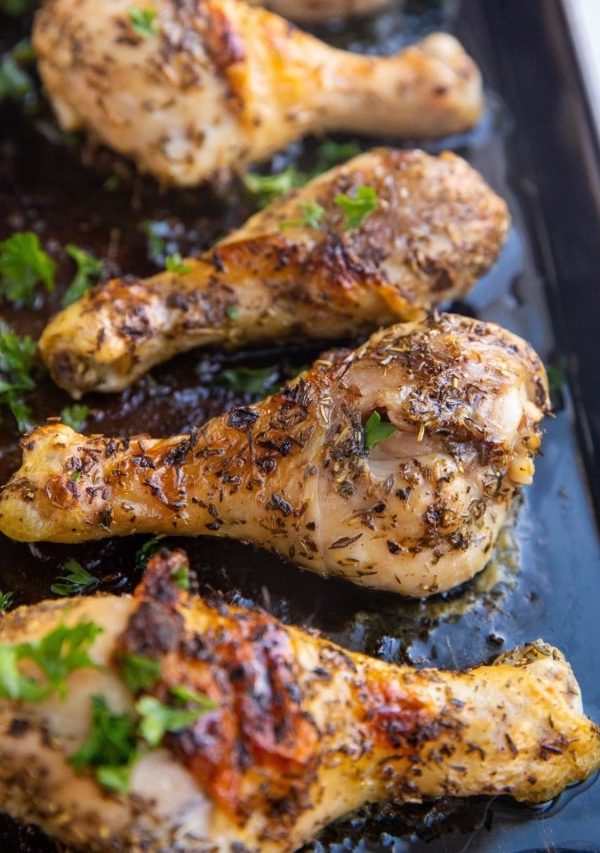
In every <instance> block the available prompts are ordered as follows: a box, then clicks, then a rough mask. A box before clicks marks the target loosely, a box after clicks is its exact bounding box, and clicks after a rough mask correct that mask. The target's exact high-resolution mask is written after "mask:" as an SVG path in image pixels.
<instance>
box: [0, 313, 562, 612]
mask: <svg viewBox="0 0 600 853" xmlns="http://www.w3.org/2000/svg"><path fill="white" fill-rule="evenodd" d="M546 408H547V395H546V380H545V374H544V370H543V367H542V365H541V364H540V361H539V359H538V358H537V356H536V355H535V353H534V352H533V351H532V350H531V349H530V348H529V347H528V346H527V345H526V344H525V343H524V341H522V340H521V339H520V338H517V337H516V336H515V335H512V334H510V333H509V332H506V331H504V330H502V329H500V328H499V327H498V326H495V325H492V324H486V323H483V322H479V321H476V320H472V319H469V318H466V317H459V316H453V315H441V316H435V317H431V318H429V319H427V320H425V321H423V322H420V323H407V324H401V325H399V326H394V327H391V328H389V329H386V330H383V331H380V332H377V333H376V334H374V335H373V336H372V337H371V338H370V339H369V340H368V341H367V342H366V343H365V344H364V345H363V346H361V347H359V348H358V349H357V350H355V351H354V352H348V353H346V354H344V353H343V352H342V353H341V354H340V353H338V354H336V355H333V356H332V357H331V358H324V359H321V360H319V361H317V362H316V363H315V364H314V365H313V367H312V369H310V370H309V371H307V372H305V373H303V374H301V375H300V376H299V377H298V378H297V379H296V380H294V381H293V382H292V383H290V384H289V385H287V386H286V387H284V388H283V389H282V390H281V391H280V392H279V393H277V394H274V395H273V396H272V397H269V398H267V399H265V400H264V401H263V402H261V403H259V404H257V405H254V406H249V407H247V408H246V407H243V408H236V409H233V410H232V411H230V412H229V413H227V414H224V415H222V416H220V417H217V418H215V419H213V420H211V421H209V422H208V423H206V424H205V425H204V426H202V427H200V428H199V429H194V430H193V431H192V433H191V434H190V435H183V436H181V435H180V436H176V437H174V438H162V439H152V438H146V437H143V436H142V437H137V438H133V439H124V438H107V437H104V436H91V437H86V436H83V435H77V434H76V433H75V432H73V430H72V429H70V427H67V426H63V425H62V424H60V423H49V424H48V425H46V426H42V427H40V428H38V429H36V430H34V432H33V433H31V435H29V436H26V437H25V438H24V439H23V440H22V448H23V452H24V458H23V464H22V467H21V468H20V470H19V471H17V472H16V473H15V474H14V475H13V477H12V479H11V481H10V482H9V483H8V485H6V486H5V487H4V489H3V490H2V492H1V494H0V530H1V531H2V532H3V533H6V534H7V535H8V536H11V537H13V538H15V539H19V540H25V541H36V540H50V541H55V542H78V541H82V540H86V539H100V538H103V537H107V536H123V535H126V534H129V533H142V532H143V533H155V534H158V533H163V534H181V535H187V536H197V535H201V534H213V535H218V536H233V537H236V538H239V539H242V540H246V541H249V542H253V543H255V544H257V545H260V546H263V547H266V548H270V549H272V550H274V551H276V552H277V553H279V554H280V555H281V556H282V557H284V558H285V559H288V560H290V561H293V562H295V563H297V564H299V565H301V566H304V567H306V568H309V569H312V570H313V571H316V572H319V573H322V574H326V575H329V574H336V575H341V576H343V577H345V578H347V579H349V580H351V581H354V582H355V583H359V584H363V585H365V586H370V587H377V588H380V589H388V590H393V591H395V592H398V593H402V594H405V595H412V596H424V595H429V594H431V593H434V592H438V591H441V590H446V589H449V588H451V587H453V586H456V585H457V584H460V583H462V582H463V581H465V580H467V579H468V578H470V577H472V576H473V575H474V574H475V573H476V572H478V571H479V570H480V569H481V568H483V566H484V565H485V563H486V562H487V560H488V558H489V555H490V552H491V548H492V546H493V543H494V540H495V538H496V536H497V533H498V531H499V529H500V527H501V525H502V523H503V520H504V518H505V515H506V511H507V509H508V507H509V506H510V503H511V501H512V498H513V497H514V495H515V494H516V493H517V492H518V490H519V488H520V485H521V484H523V483H528V482H530V481H531V477H532V475H533V458H534V456H535V453H536V451H537V448H538V446H539V443H540V438H539V430H538V423H539V421H540V420H541V418H542V415H543V413H544V411H545V409H546ZM382 420H383V423H382V422H381V421H382Z"/></svg>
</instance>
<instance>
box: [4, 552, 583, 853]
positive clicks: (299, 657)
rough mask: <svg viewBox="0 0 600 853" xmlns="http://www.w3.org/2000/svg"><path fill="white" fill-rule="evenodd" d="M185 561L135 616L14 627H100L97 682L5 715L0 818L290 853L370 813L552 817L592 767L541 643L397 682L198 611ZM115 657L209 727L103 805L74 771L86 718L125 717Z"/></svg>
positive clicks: (72, 835) (403, 675) (177, 558)
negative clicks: (182, 586)
mask: <svg viewBox="0 0 600 853" xmlns="http://www.w3.org/2000/svg"><path fill="white" fill-rule="evenodd" d="M184 564H185V556H184V555H182V554H181V553H174V554H171V555H167V554H162V555H158V556H156V557H155V558H153V561H152V562H151V564H150V566H149V570H148V573H147V575H146V576H145V579H144V581H143V584H142V586H141V588H140V589H138V591H137V593H136V595H135V598H131V597H129V596H123V597H115V596H95V597H92V598H80V599H75V600H71V601H65V600H62V601H52V602H49V601H48V602H42V603H41V604H38V605H33V606H30V607H22V608H19V609H18V610H16V611H15V612H13V613H11V614H9V615H8V616H7V617H5V618H4V619H3V620H2V621H0V647H2V648H4V646H5V644H12V643H17V642H31V641H35V640H38V639H40V638H41V637H43V636H45V635H46V634H47V633H48V632H49V631H50V630H51V629H53V628H55V627H57V626H58V625H59V624H64V625H69V626H73V625H75V624H78V623H79V622H81V621H89V620H92V621H93V622H94V623H95V624H96V625H99V626H101V628H102V629H103V631H102V633H101V634H100V635H99V637H98V638H97V639H96V641H95V643H94V646H93V647H92V650H91V656H92V659H93V660H94V662H95V663H96V664H98V665H100V667H101V668H100V669H80V670H77V671H76V672H74V673H73V674H71V675H70V676H69V677H68V679H67V686H68V690H67V695H66V697H65V698H63V699H60V698H57V697H56V696H52V697H50V698H46V699H44V700H43V701H42V702H28V701H25V700H10V699H0V802H1V803H2V806H1V808H2V809H3V810H5V811H6V812H8V813H9V814H11V815H12V816H13V817H16V818H17V819H20V820H23V821H28V822H34V823H37V824H39V825H40V826H41V827H42V828H43V829H44V830H45V831H46V832H48V833H49V834H51V835H52V836H54V837H55V838H57V839H60V840H61V841H63V842H65V843H67V844H69V845H73V846H75V847H77V848H81V849H83V850H86V851H92V853H109V851H114V850H123V851H128V853H134V851H135V853H137V851H139V853H142V851H144V853H159V851H164V850H169V851H173V853H230V851H232V850H237V849H242V848H243V849H244V850H245V851H247V853H291V851H293V850H295V849H297V848H299V847H300V846H301V845H302V844H303V843H304V842H306V841H308V840H309V839H310V838H311V837H312V836H313V835H314V834H315V833H316V832H317V831H318V830H319V829H320V828H321V827H323V826H324V825H325V824H327V823H329V822H330V821H331V820H333V819H335V818H336V817H338V816H340V815H343V814H345V813H347V812H349V811H351V810H352V809H354V808H356V807H358V806H359V805H362V804H364V803H368V802H376V801H380V800H391V799H393V800H396V801H399V802H402V801H420V800H423V799H430V798H434V797H440V796H444V797H449V796H450V797H452V796H461V797H463V796H470V795H482V794H483V795H490V796H493V795H497V794H509V795H512V796H513V797H514V798H516V799H517V800H524V801H526V802H531V803H536V802H542V801H545V800H548V799H550V798H551V797H553V796H555V795H556V794H558V793H559V792H560V791H562V789H563V788H564V787H565V786H566V785H568V784H570V783H572V782H577V781H580V780H582V779H585V778H586V777H587V776H589V775H590V774H591V773H593V772H594V771H595V770H596V769H597V768H598V767H599V766H600V731H599V729H598V727H597V726H596V725H594V724H593V723H591V722H590V721H589V720H588V719H587V718H586V717H585V716H584V715H583V713H582V708H581V697H580V692H579V688H578V685H577V682H576V681H575V678H574V676H573V673H572V672H571V669H570V667H569V666H568V664H567V663H566V661H565V660H564V658H563V656H562V655H561V654H560V652H558V651H557V650H556V649H554V648H552V647H551V646H548V645H545V644H544V643H542V642H541V641H537V642H536V643H533V644H531V645H529V646H526V647H524V648H522V649H517V650H515V651H514V652H511V653H509V654H507V655H503V656H502V657H501V658H499V659H498V660H497V661H496V662H495V663H494V664H493V665H491V666H479V667H476V668H474V669H470V670H467V671H465V672H462V673H456V672H448V671H439V670H434V669H421V670H414V669H412V668H410V667H401V666H394V665H392V664H388V663H384V662H382V661H379V660H375V659H371V658H368V657H366V656H364V655H360V654H353V653H350V652H347V651H344V650H343V649H341V648H340V647H338V646H336V645H334V644H332V643H330V642H328V641H326V640H324V639H321V638H320V637H318V636H316V635H314V634H308V633H305V632H303V631H301V630H300V629H298V628H294V627H289V626H284V625H282V624H280V623H278V622H277V621H276V620H275V619H274V618H272V617H271V616H269V615H267V614H265V613H263V612H260V611H245V610H242V609H240V608H235V607H226V606H225V605H224V604H223V603H222V602H215V603H213V604H209V603H207V602H205V601H203V600H201V599H196V598H189V597H188V595H187V593H182V592H181V591H180V590H178V589H177V588H176V587H175V586H174V584H173V577H174V576H175V577H179V576H180V572H181V567H182V565H184ZM123 654H127V655H132V654H133V655H136V656H138V658H139V657H140V656H141V657H143V658H150V659H151V660H153V661H154V662H156V663H157V664H158V665H159V676H158V679H157V681H155V682H154V683H153V685H152V686H151V687H150V688H147V689H146V690H145V691H144V692H146V693H148V692H149V693H151V695H152V696H154V697H155V698H157V699H158V700H159V701H161V702H165V701H167V699H168V697H169V695H171V694H172V690H173V688H181V687H184V688H185V689H186V690H187V691H191V692H193V693H196V694H197V693H198V692H202V693H203V694H204V695H207V696H208V697H209V698H210V699H211V700H212V702H213V704H214V707H213V708H212V709H211V710H209V711H208V712H207V713H205V714H204V715H203V716H201V717H200V718H199V719H197V720H195V721H194V722H193V723H190V724H189V725H188V726H187V727H186V728H185V729H183V730H182V731H179V732H177V733H172V734H167V735H166V736H165V737H164V739H163V740H162V742H161V743H159V745H158V747H156V748H154V749H151V750H150V751H148V752H147V753H146V754H145V755H144V756H143V757H142V758H141V759H140V760H139V761H138V763H137V764H136V765H135V767H134V770H133V774H132V777H131V782H130V788H129V792H128V793H124V794H116V793H111V792H109V791H108V790H105V789H103V788H102V787H101V786H100V784H99V783H98V782H97V781H96V780H95V778H94V776H93V773H92V771H91V770H89V769H87V770H86V769H83V770H82V771H81V772H80V773H79V774H76V773H75V771H74V770H73V768H72V766H71V765H70V764H69V763H68V761H67V757H68V756H70V755H72V754H73V752H74V751H75V750H77V749H78V748H79V747H80V746H81V744H82V742H83V741H84V740H85V738H86V734H87V732H88V730H89V726H90V722H89V721H90V700H91V697H92V696H101V697H102V698H103V699H104V700H105V701H106V703H107V704H108V705H109V707H110V708H111V710H113V711H114V712H118V713H120V714H122V713H124V712H129V713H133V706H134V701H135V699H136V696H139V693H137V694H136V695H135V696H134V694H133V693H132V692H131V691H130V689H129V688H128V687H127V686H126V684H125V683H124V681H123V676H122V669H121V666H122V664H121V661H122V659H123Z"/></svg>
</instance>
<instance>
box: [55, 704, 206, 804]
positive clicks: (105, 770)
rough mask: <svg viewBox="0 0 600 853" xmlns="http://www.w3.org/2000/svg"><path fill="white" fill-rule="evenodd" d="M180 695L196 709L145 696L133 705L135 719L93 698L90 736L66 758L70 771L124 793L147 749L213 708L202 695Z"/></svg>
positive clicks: (131, 715) (155, 745)
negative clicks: (87, 773) (89, 772)
mask: <svg viewBox="0 0 600 853" xmlns="http://www.w3.org/2000/svg"><path fill="white" fill-rule="evenodd" d="M174 690H175V688H172V691H171V692H173V691H174ZM181 692H182V698H183V701H192V702H194V703H196V704H197V705H198V707H197V708H194V709H188V708H172V707H170V706H169V705H165V704H163V703H162V702H160V701H159V700H158V699H156V698H155V697H154V696H146V695H145V696H142V697H141V698H140V699H138V701H137V702H136V705H135V709H136V712H137V715H133V714H129V713H124V714H115V713H113V712H112V711H111V710H110V708H109V707H108V704H107V702H106V699H104V697H102V696H92V715H91V716H92V718H91V723H90V730H89V734H88V737H87V740H86V741H85V743H84V744H83V746H82V747H81V749H79V750H78V751H77V752H75V753H74V754H73V755H71V756H70V757H69V762H70V764H71V765H72V767H73V768H74V769H75V770H76V771H77V772H81V771H82V770H84V769H85V768H87V767H91V768H93V769H94V770H95V776H96V779H97V780H98V782H100V784H101V785H104V787H105V788H109V789H110V790H115V791H119V793H121V794H125V793H127V790H128V787H129V780H130V777H131V772H132V770H133V767H134V765H135V763H136V761H138V760H139V759H140V758H141V757H142V756H143V755H144V754H145V753H146V752H147V750H148V748H150V749H153V748H155V747H157V746H159V744H160V742H161V741H162V739H163V737H164V736H165V734H166V732H180V731H182V730H183V729H185V728H187V727H188V726H190V725H192V723H195V722H196V720H197V719H198V718H199V717H200V716H202V714H204V713H205V712H206V711H207V710H209V709H210V708H213V707H214V705H213V703H212V702H211V701H210V700H209V699H208V698H207V697H206V696H203V695H202V694H199V693H195V692H193V691H187V690H186V689H185V688H182V690H181Z"/></svg>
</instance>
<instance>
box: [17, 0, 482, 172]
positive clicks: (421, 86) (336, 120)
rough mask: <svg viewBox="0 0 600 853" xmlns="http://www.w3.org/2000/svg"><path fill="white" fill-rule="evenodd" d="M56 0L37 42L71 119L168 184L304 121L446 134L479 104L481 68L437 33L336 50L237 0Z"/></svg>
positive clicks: (312, 127) (242, 161) (308, 127)
mask: <svg viewBox="0 0 600 853" xmlns="http://www.w3.org/2000/svg"><path fill="white" fill-rule="evenodd" d="M131 5H132V4H131V2H130V0H77V2H73V0H49V2H47V3H45V4H44V6H43V7H42V9H41V10H40V11H39V12H38V14H37V17H36V21H35V26H34V31H33V40H34V44H35V48H36V51H37V53H38V56H39V69H40V74H41V76H42V80H43V82H44V86H45V88H46V91H47V93H48V95H49V96H50V99H51V100H52V102H53V104H54V107H55V110H56V113H57V115H58V118H59V121H60V123H61V125H62V127H63V128H64V129H65V130H78V129H85V130H88V131H89V132H90V133H91V134H93V135H94V136H95V137H97V138H98V139H100V140H102V141H103V142H105V143H106V144H107V145H109V146H111V147H112V148H114V149H116V150H117V151H119V152H120V153H122V154H126V155H128V156H129V157H131V158H133V159H134V160H135V161H136V163H137V164H138V165H139V167H140V168H141V169H143V170H145V171H148V172H151V173H152V174H154V175H155V176H156V177H157V178H159V179H160V180H161V181H163V182H165V183H173V184H179V185H190V184H196V183H199V182H201V181H204V180H206V179H210V178H211V177H214V176H215V175H216V174H217V173H218V172H222V171H224V170H225V171H227V170H231V169H237V170H242V169H243V168H244V167H245V166H246V165H247V164H249V163H253V162H257V161H259V160H262V159H264V158H266V157H268V156H270V155H271V154H273V153H274V152H276V151H278V150H279V149H281V148H283V147H284V146H285V145H287V144H288V143H289V142H291V141H292V140H294V139H296V138H297V137H299V136H301V135H303V134H306V133H309V132H321V131H328V130H334V129H335V130H346V131H350V132H356V133H366V134H368V135H372V134H375V135H380V136H388V137H391V138H397V137H400V138H402V137H408V138H412V139H415V138H416V139H418V138H423V137H430V136H443V135H445V134H448V133H454V132H457V131H461V130H465V129H466V128H469V127H471V126H472V125H474V124H475V123H476V122H477V120H478V119H479V117H480V115H481V111H482V91H481V79H480V75H479V72H478V69H477V67H476V66H475V64H474V63H473V61H472V60H471V59H470V58H469V57H468V56H467V55H466V54H465V52H464V51H463V49H462V47H461V46H460V45H459V44H458V42H457V41H456V40H455V39H454V38H453V37H452V36H449V35H445V34H441V33H438V34H435V35H431V36H429V37H427V38H426V39H424V40H423V41H422V42H421V43H420V44H418V45H416V46H414V47H410V48H408V49H406V50H404V51H403V52H402V53H400V54H399V55H397V56H393V57H387V58H381V57H372V56H360V55H358V54H353V53H347V52H345V51H340V50H334V49H332V48H330V47H328V46H327V45H325V44H324V43H322V42H320V41H318V40H317V39H315V38H313V37H312V36H309V35H306V34H304V33H302V32H300V31H299V30H297V29H295V28H294V27H293V26H292V25H291V24H289V22H287V21H285V20H283V19H282V18H279V17H278V16H277V15H274V14H272V13H271V12H267V11H266V10H264V9H258V8H252V7H250V6H248V5H247V4H246V3H243V2H241V1H240V0H183V1H182V2H174V0H155V2H154V3H153V4H152V9H154V10H155V11H156V13H157V14H156V18H155V19H154V21H153V22H152V25H151V31H150V33H149V34H148V36H147V37H144V36H143V35H139V34H138V33H137V32H136V30H135V27H134V26H133V25H132V21H131V16H130V9H131Z"/></svg>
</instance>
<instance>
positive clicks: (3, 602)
mask: <svg viewBox="0 0 600 853" xmlns="http://www.w3.org/2000/svg"><path fill="white" fill-rule="evenodd" d="M12 599H13V594H12V592H2V590H0V613H4V611H5V610H10V608H11V607H12Z"/></svg>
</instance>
